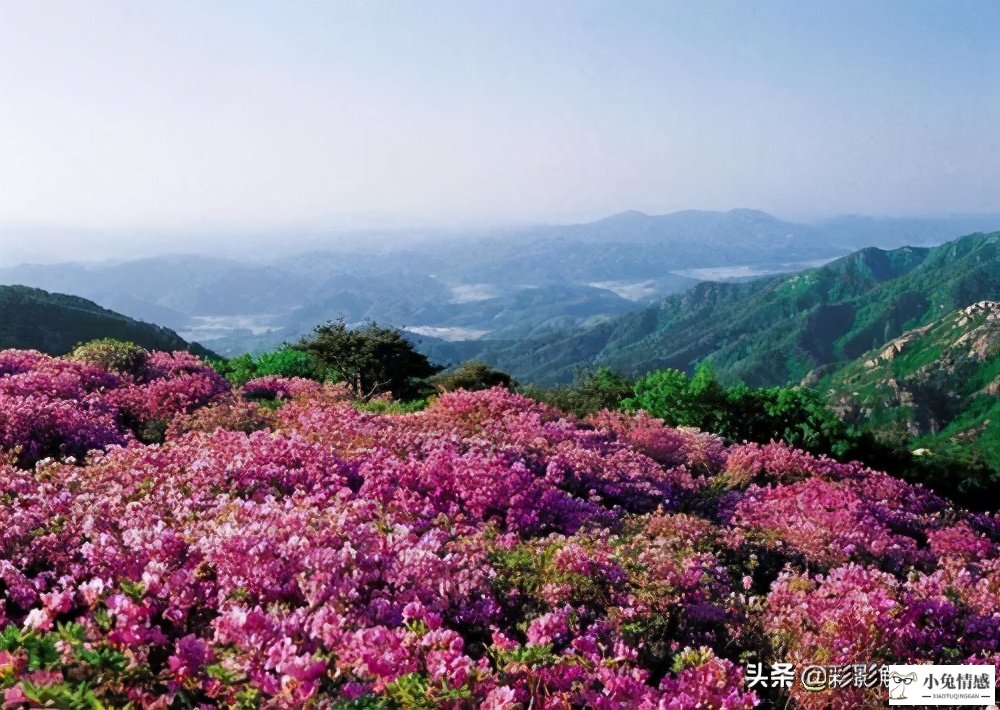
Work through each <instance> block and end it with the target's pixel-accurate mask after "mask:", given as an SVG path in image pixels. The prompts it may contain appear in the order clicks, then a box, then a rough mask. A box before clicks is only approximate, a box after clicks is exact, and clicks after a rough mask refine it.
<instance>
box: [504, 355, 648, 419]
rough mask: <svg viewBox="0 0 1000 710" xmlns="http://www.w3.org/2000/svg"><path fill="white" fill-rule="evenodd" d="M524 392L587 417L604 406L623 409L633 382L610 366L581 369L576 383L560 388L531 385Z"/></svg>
mask: <svg viewBox="0 0 1000 710" xmlns="http://www.w3.org/2000/svg"><path fill="white" fill-rule="evenodd" d="M522 392H523V394H525V395H527V396H528V397H531V398H532V399H535V400H538V401H539V402H544V403H545V404H550V405H552V406H553V407H556V408H557V409H561V410H562V411H564V412H569V413H571V414H575V415H577V416H578V417H585V416H587V415H588V414H593V413H594V412H599V411H600V410H602V409H619V408H620V407H621V406H622V400H624V399H625V398H626V397H628V396H629V395H630V394H632V382H631V381H630V380H628V379H626V378H625V377H623V376H622V375H620V374H618V373H617V372H615V371H614V370H612V369H611V368H610V367H599V368H597V369H596V370H587V369H583V368H580V369H578V370H577V371H576V379H575V381H574V382H573V384H570V385H560V386H558V387H538V386H535V385H528V386H527V387H524V388H523V389H522Z"/></svg>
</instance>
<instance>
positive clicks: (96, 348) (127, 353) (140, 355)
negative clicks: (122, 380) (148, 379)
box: [68, 338, 149, 377]
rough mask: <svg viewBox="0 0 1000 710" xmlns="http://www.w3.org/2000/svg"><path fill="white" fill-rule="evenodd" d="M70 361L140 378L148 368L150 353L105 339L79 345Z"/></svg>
mask: <svg viewBox="0 0 1000 710" xmlns="http://www.w3.org/2000/svg"><path fill="white" fill-rule="evenodd" d="M68 359H70V360H75V361H76V362H84V363H87V364H89V365H97V366H99V367H102V368H104V369H105V370H108V371H109V372H115V373H117V374H119V375H131V376H133V377H139V376H140V375H142V373H143V371H144V370H145V368H146V362H147V360H148V359H149V352H148V351H147V350H146V349H145V348H142V347H140V346H138V345H136V344H135V343H130V342H126V341H124V340H114V339H112V338H103V339H101V340H91V341H90V342H89V343H84V344H83V345H78V346H77V347H76V349H75V350H73V352H72V353H70V354H69V357H68Z"/></svg>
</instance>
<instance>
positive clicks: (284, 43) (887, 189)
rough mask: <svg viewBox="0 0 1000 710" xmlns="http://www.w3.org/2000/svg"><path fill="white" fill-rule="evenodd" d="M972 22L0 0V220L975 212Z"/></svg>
mask: <svg viewBox="0 0 1000 710" xmlns="http://www.w3.org/2000/svg"><path fill="white" fill-rule="evenodd" d="M998 36H1000V2H998V1H997V0H980V1H978V2H962V1H961V0H950V1H949V2H943V1H941V2H927V3H924V2H917V1H915V0H913V1H908V2H871V1H868V2H839V1H838V2H821V1H818V0H817V1H808V2H805V1H797V2H759V3H756V2H732V3H730V2H694V1H693V0H692V2H683V3H674V2H665V1H661V2H648V3H646V2H611V1H610V0H609V1H608V2H546V1H538V0H534V1H532V2H513V1H509V0H501V1H498V2H485V1H483V2H480V1H478V0H476V1H474V0H464V1H462V2H436V1H428V2H399V3H394V2H393V3H390V2H349V3H348V2H344V3H340V2H312V1H310V2H295V1H294V0H291V1H289V0H285V1H283V2H278V1H277V0H274V1H273V2H254V1H250V2H248V1H247V0H240V1H238V2H226V1H223V0H211V1H208V2H203V1H197V2H186V1H184V0H171V1H170V2H167V1H166V0H162V1H161V0H158V1H156V2H153V1H143V2H137V1H134V0H133V1H129V2H102V1H98V0H72V1H66V2H54V1H51V0H32V1H31V2H13V1H7V2H0V224H3V225H12V224H16V225H58V226H65V227H74V228H76V227H79V228H86V229H97V230H101V229H109V230H136V229H139V230H142V229H147V228H148V229H158V230H168V231H169V230H172V229H185V230H190V229H197V230H204V231H209V232H210V231H212V230H219V231H224V230H233V229H235V230H239V229H249V228H252V229H255V230H266V229H271V228H274V229H289V228H291V229H297V228H303V229H325V228H344V227H398V226H405V225H441V226H462V225H490V224H516V223H525V222H534V221H546V222H564V221H577V220H585V219H590V218H596V217H600V216H603V215H606V214H610V213H613V212H616V211H620V210H625V209H639V210H643V211H646V212H650V213H662V212H669V211H673V210H678V209H685V208H700V209H729V208H733V207H753V208H759V209H763V210H767V211H770V212H773V213H775V214H778V215H780V216H783V217H790V218H810V217H816V216H825V215H831V214H838V213H866V214H893V215H929V214H942V213H957V212H984V211H998V210H1000V43H998V42H997V37H998ZM7 234H8V235H9V234H13V232H11V231H9V230H8V231H7ZM0 240H3V233H2V232H0Z"/></svg>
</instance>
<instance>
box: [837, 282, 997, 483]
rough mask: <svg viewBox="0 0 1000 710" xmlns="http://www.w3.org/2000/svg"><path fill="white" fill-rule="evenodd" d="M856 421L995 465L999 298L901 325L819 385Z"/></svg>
mask: <svg viewBox="0 0 1000 710" xmlns="http://www.w3.org/2000/svg"><path fill="white" fill-rule="evenodd" d="M819 384H820V387H821V388H822V389H824V390H826V391H828V392H829V394H830V397H831V401H832V402H834V405H835V407H836V408H837V409H838V410H839V412H840V414H841V416H842V417H843V418H844V419H845V420H846V421H847V422H848V423H852V424H855V425H857V426H863V427H865V428H869V429H873V430H878V431H882V432H887V431H888V432H892V431H893V430H895V431H896V432H897V433H899V434H906V435H909V436H912V437H916V440H917V445H918V446H923V447H926V448H927V449H929V450H930V451H932V452H933V451H940V450H941V449H953V448H956V447H961V448H965V449H967V450H970V449H971V450H972V451H973V452H975V454H976V455H978V457H979V458H981V459H982V460H983V461H985V462H986V463H987V464H988V465H990V466H992V467H993V468H994V469H995V470H1000V302H998V301H980V302H978V303H974V304H972V305H970V306H966V307H965V308H960V309H958V310H956V311H953V312H951V313H949V314H948V315H946V316H944V317H943V318H939V319H937V320H934V321H931V322H929V323H927V324H925V325H922V326H920V327H918V328H914V329H911V330H908V331H906V332H905V333H903V334H902V335H900V336H898V337H896V338H894V339H892V340H891V341H889V343H887V344H885V345H883V346H881V347H879V348H878V349H876V350H873V351H871V352H869V353H866V354H865V355H863V356H862V357H860V358H858V359H857V360H855V361H853V362H851V363H849V364H847V365H845V366H843V367H841V368H838V369H837V370H836V371H835V372H833V373H831V374H829V375H827V376H826V377H825V378H823V380H822V381H821V382H820V383H819Z"/></svg>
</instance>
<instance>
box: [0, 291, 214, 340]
mask: <svg viewBox="0 0 1000 710" xmlns="http://www.w3.org/2000/svg"><path fill="white" fill-rule="evenodd" d="M95 338H116V339H118V340H130V341H132V342H134V343H137V344H138V345H141V346H143V347H144V348H147V349H149V350H167V351H173V350H189V351H190V352H192V353H195V354H196V355H199V356H205V355H211V354H212V353H211V352H210V351H209V350H206V349H205V348H203V347H202V346H200V345H198V344H197V343H188V342H186V341H185V340H184V339H182V338H181V337H180V336H179V335H177V333H175V332H174V331H172V330H170V329H168V328H163V327H161V326H157V325H152V324H150V323H143V322H140V321H136V320H133V319H131V318H128V317H126V316H123V315H121V314H119V313H115V312H114V311H109V310H107V309H106V308H101V307H100V306H98V305H97V304H96V303H93V302H91V301H88V300H86V299H83V298H77V297H76V296H66V295H64V294H60V293H49V292H47V291H42V290H40V289H37V288H28V287H27V286H0V349H6V348H20V349H30V350H40V351H42V352H45V353H49V354H52V355H61V354H64V353H67V352H69V351H70V350H72V349H73V348H74V347H75V346H76V345H78V344H79V343H81V342H85V341H88V340H94V339H95Z"/></svg>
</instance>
